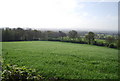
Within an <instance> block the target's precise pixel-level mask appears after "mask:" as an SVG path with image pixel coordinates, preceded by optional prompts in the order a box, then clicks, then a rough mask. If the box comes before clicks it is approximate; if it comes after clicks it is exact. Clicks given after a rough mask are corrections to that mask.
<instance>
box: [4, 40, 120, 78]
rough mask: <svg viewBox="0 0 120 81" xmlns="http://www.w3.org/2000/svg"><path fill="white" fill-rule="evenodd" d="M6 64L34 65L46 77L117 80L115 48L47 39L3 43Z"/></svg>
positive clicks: (116, 52)
mask: <svg viewBox="0 0 120 81" xmlns="http://www.w3.org/2000/svg"><path fill="white" fill-rule="evenodd" d="M2 51H3V58H4V63H5V64H15V65H19V66H27V67H30V68H35V69H36V70H37V72H38V73H40V74H41V75H43V76H45V77H48V78H49V77H59V78H63V79H117V78H118V76H117V71H118V50H116V49H112V48H107V47H99V46H93V45H86V44H74V43H65V42H50V41H27V42H3V50H2Z"/></svg>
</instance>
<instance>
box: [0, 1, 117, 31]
mask: <svg viewBox="0 0 120 81" xmlns="http://www.w3.org/2000/svg"><path fill="white" fill-rule="evenodd" d="M113 1H114V2H113ZM117 1H118V0H96V1H95V0H94V1H93V0H86V1H85V0H0V27H1V28H2V27H10V28H17V27H21V28H33V29H57V30H61V29H71V30H72V29H74V30H89V31H95V30H103V31H117V30H118V2H117Z"/></svg>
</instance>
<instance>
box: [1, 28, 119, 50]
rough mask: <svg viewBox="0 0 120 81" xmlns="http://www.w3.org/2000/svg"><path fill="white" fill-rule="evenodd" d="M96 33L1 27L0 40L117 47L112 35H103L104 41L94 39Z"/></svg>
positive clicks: (116, 40)
mask: <svg viewBox="0 0 120 81" xmlns="http://www.w3.org/2000/svg"><path fill="white" fill-rule="evenodd" d="M95 39H97V35H96V34H95V33H94V32H88V33H87V34H86V35H85V36H81V35H80V34H79V33H78V32H77V31H75V30H71V31H69V32H66V33H65V32H63V31H58V32H57V31H41V30H33V29H23V28H2V41H35V40H36V41H39V40H43V41H63V42H73V43H82V44H93V45H98V46H107V47H112V48H118V46H119V45H118V44H119V42H118V39H116V38H115V37H114V36H107V37H105V42H100V41H97V40H95Z"/></svg>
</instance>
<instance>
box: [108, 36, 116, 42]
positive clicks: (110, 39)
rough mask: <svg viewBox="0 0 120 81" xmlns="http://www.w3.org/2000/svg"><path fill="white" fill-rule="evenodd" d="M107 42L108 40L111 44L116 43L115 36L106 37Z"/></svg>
mask: <svg viewBox="0 0 120 81" xmlns="http://www.w3.org/2000/svg"><path fill="white" fill-rule="evenodd" d="M106 42H108V43H109V44H111V43H114V42H115V38H114V37H113V36H108V37H106Z"/></svg>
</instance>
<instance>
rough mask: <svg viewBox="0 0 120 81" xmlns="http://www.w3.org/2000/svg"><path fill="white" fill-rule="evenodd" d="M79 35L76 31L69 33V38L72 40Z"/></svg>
mask: <svg viewBox="0 0 120 81" xmlns="http://www.w3.org/2000/svg"><path fill="white" fill-rule="evenodd" d="M77 35H78V33H77V31H75V30H72V31H69V37H70V38H76V37H77Z"/></svg>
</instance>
